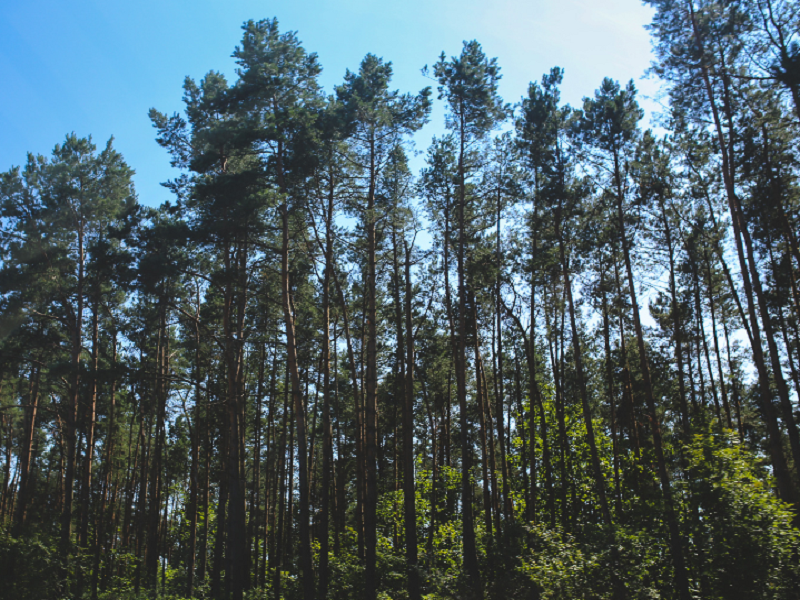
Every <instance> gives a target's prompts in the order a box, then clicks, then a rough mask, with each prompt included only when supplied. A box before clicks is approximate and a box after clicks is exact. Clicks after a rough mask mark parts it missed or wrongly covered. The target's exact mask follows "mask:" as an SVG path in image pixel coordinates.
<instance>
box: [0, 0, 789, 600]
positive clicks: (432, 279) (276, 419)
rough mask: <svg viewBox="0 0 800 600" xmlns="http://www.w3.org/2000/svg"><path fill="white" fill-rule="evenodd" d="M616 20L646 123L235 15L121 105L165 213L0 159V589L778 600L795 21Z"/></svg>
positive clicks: (616, 110) (108, 183)
mask: <svg viewBox="0 0 800 600" xmlns="http://www.w3.org/2000/svg"><path fill="white" fill-rule="evenodd" d="M645 3H646V4H648V5H650V6H651V7H652V8H653V9H654V16H653V21H652V23H651V24H650V25H649V26H648V29H649V32H650V35H651V37H652V44H653V49H654V62H653V65H652V68H651V75H652V76H653V77H657V78H659V79H660V81H661V83H662V86H663V90H664V109H663V112H662V113H661V114H660V115H659V116H658V120H657V125H658V126H657V127H655V128H654V129H648V128H646V127H645V126H644V124H643V121H644V119H643V117H644V112H643V110H642V108H641V106H640V104H639V94H638V92H637V89H636V86H635V85H634V82H633V80H631V81H629V82H624V81H623V82H619V81H615V80H613V79H610V78H606V79H603V80H602V81H598V82H597V88H596V89H595V90H592V89H587V90H586V97H585V98H584V99H583V102H582V103H581V104H580V105H578V106H570V105H568V104H566V103H564V102H562V100H561V97H560V92H559V88H560V86H561V84H562V81H563V80H564V78H565V77H568V76H569V73H565V72H564V71H563V70H562V69H560V68H559V67H553V68H552V69H551V70H550V71H549V72H548V73H545V74H543V75H541V76H539V75H538V74H533V73H532V74H531V77H532V78H533V81H532V82H531V83H530V85H529V87H528V89H527V90H520V93H521V94H523V95H522V98H521V100H520V101H519V102H516V103H508V102H506V100H505V99H503V98H501V97H500V95H499V93H498V82H499V80H500V78H501V77H502V70H501V65H500V64H498V61H497V59H495V58H491V57H489V56H487V55H486V54H485V53H484V51H483V48H482V47H481V45H480V43H479V42H478V41H474V40H473V41H465V42H464V43H463V47H462V48H461V49H460V50H457V49H456V50H457V51H456V53H455V54H453V55H450V54H448V53H446V52H442V54H441V55H440V56H439V57H438V58H436V57H431V60H432V61H435V62H432V64H431V66H430V67H426V68H425V70H424V72H425V74H426V75H427V76H428V78H429V79H430V80H431V86H430V87H426V88H424V89H421V90H411V91H405V90H396V89H395V88H394V86H393V82H392V75H393V68H392V63H391V62H390V61H389V57H387V58H381V57H378V56H375V55H373V54H367V55H366V56H365V57H364V59H363V61H362V62H361V63H360V65H358V66H357V67H356V68H354V70H353V71H348V72H347V73H346V75H345V77H344V79H343V80H342V82H341V83H340V84H339V85H337V86H335V88H334V89H332V90H325V89H323V88H322V87H321V85H320V83H319V75H320V72H321V64H320V59H319V57H318V56H317V55H316V54H314V53H310V52H307V51H306V50H305V49H304V47H303V45H302V43H301V41H300V39H299V37H298V34H297V33H296V32H292V31H283V30H281V28H280V27H279V24H278V21H277V19H264V20H260V21H248V22H246V23H244V25H243V26H242V38H241V42H240V44H239V45H238V46H236V48H235V49H234V50H233V57H234V59H235V61H236V64H237V69H236V76H235V79H233V80H232V81H228V79H227V78H226V77H225V76H224V75H223V74H221V73H219V72H216V71H210V72H208V74H207V75H205V76H204V77H203V78H202V79H200V80H199V81H196V80H193V79H191V78H186V80H185V81H184V83H183V102H184V109H183V110H182V111H181V112H177V113H174V114H166V113H163V112H160V111H159V110H157V109H156V108H153V109H151V110H150V114H149V116H150V120H151V122H152V125H153V127H154V130H155V137H156V140H157V142H158V144H160V145H161V146H162V147H163V148H164V149H166V150H167V152H168V153H169V157H170V160H171V163H172V166H173V167H175V168H176V169H177V170H178V172H179V175H178V176H176V177H175V178H174V179H172V180H170V181H168V182H165V183H164V186H165V187H166V188H167V189H168V190H169V191H170V193H171V194H172V196H173V198H172V199H171V200H170V201H169V202H166V203H164V204H163V205H162V206H160V207H157V208H155V207H148V206H146V205H145V204H140V203H139V201H138V197H137V193H136V191H135V189H134V185H133V174H134V168H135V165H128V164H127V162H126V161H125V159H124V157H123V156H122V155H121V154H120V153H119V152H118V151H117V150H116V149H115V148H114V145H113V139H112V140H109V141H108V143H107V144H105V146H103V147H101V148H98V146H97V145H96V144H95V143H94V142H93V141H92V139H91V138H81V137H79V136H77V135H75V134H69V135H67V136H66V138H65V139H64V140H63V142H61V143H59V144H58V145H56V146H55V148H54V150H53V151H52V153H51V154H50V155H49V156H42V155H34V154H29V155H28V157H27V161H26V162H25V163H24V164H23V165H22V166H20V167H11V168H10V169H9V170H7V171H5V172H2V173H0V572H2V573H3V581H2V584H0V598H8V599H15V600H17V599H18V600H28V599H30V600H34V599H36V600H41V599H45V598H47V599H53V600H62V599H68V598H69V599H87V600H89V599H91V600H98V599H107V600H110V599H117V598H120V599H130V600H134V599H140V598H141V599H143V598H164V599H167V598H169V599H176V600H177V599H213V600H243V599H245V598H246V599H249V600H255V599H270V600H272V599H274V600H280V599H287V600H289V599H298V600H299V599H300V598H302V599H303V600H314V599H317V600H324V599H331V600H333V599H348V598H364V599H365V600H377V599H378V598H380V599H409V600H421V599H423V598H425V599H428V600H438V599H448V598H452V599H456V598H459V599H461V598H465V599H478V598H497V599H501V598H503V599H505V598H519V599H526V600H527V599H537V600H538V599H546V598H547V599H564V600H569V599H576V598H587V599H588V598H607V599H614V600H622V599H628V598H630V599H639V598H642V599H643V598H663V599H675V600H690V599H692V598H703V599H730V598H736V599H757V598H764V599H766V598H770V599H773V598H775V599H782V598H785V599H791V598H796V597H797V590H798V589H800V529H798V527H800V428H799V424H798V421H800V404H799V403H800V290H799V285H800V284H798V278H799V277H800V246H799V245H798V231H800V181H799V180H798V176H800V162H798V161H799V159H800V155H799V154H798V148H800V145H799V144H798V142H800V5H799V4H798V2H797V1H796V0H724V1H723V0H647V1H646V2H645ZM451 51H452V50H451ZM178 83H179V82H176V87H175V93H176V96H177V95H178V94H179V93H180V91H179V90H178ZM435 103H439V105H440V106H442V107H444V109H445V113H446V116H445V122H444V125H445V129H444V130H443V132H444V133H443V134H442V135H440V136H438V137H435V138H433V139H432V140H430V142H429V144H428V145H427V147H426V148H422V150H423V152H424V160H423V162H424V165H423V167H422V168H421V170H419V172H415V169H414V168H413V167H412V166H411V165H412V164H414V163H415V161H414V160H413V159H412V158H413V153H414V152H415V147H417V146H418V145H419V136H418V135H417V136H416V137H415V134H417V132H419V131H420V129H421V128H422V127H423V125H425V124H426V123H427V122H428V121H429V119H430V115H431V110H432V107H433V106H434V104H435ZM415 143H416V146H415Z"/></svg>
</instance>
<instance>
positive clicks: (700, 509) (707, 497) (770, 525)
mask: <svg viewBox="0 0 800 600" xmlns="http://www.w3.org/2000/svg"><path fill="white" fill-rule="evenodd" d="M686 460H687V463H688V465H687V469H688V472H689V473H690V479H689V482H688V483H687V484H686V487H687V488H688V489H687V492H689V493H690V496H689V499H688V501H687V504H688V506H687V507H686V510H685V512H684V518H685V523H684V527H685V528H686V530H687V534H688V537H689V539H690V540H691V548H692V553H691V561H692V563H693V577H694V579H695V582H696V585H697V587H698V589H699V591H700V593H701V594H702V596H703V597H704V598H713V599H716V598H732V597H736V598H741V599H743V600H744V599H751V598H752V599H756V598H791V597H793V595H794V594H795V593H796V591H797V589H798V587H797V586H798V583H799V582H800V566H799V565H798V556H800V532H798V530H797V529H795V528H794V527H793V525H792V519H793V511H792V510H791V508H790V506H789V505H788V504H786V503H784V502H781V501H780V500H778V499H777V498H776V497H775V495H774V494H773V493H772V489H771V485H770V483H771V482H770V478H769V477H768V476H767V474H766V473H764V469H763V467H760V466H758V463H757V461H756V459H755V457H753V455H752V454H751V453H749V452H747V451H746V450H745V449H744V448H742V446H741V444H740V443H739V442H738V440H737V439H736V438H735V437H734V436H733V434H732V433H729V432H725V433H716V434H715V433H706V434H697V435H695V436H694V438H693V439H692V442H691V443H690V444H689V446H688V447H687V448H686Z"/></svg>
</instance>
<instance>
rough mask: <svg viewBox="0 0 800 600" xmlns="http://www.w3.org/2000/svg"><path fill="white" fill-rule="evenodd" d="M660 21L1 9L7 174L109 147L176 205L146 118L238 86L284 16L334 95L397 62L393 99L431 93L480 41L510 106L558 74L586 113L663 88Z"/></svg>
mask: <svg viewBox="0 0 800 600" xmlns="http://www.w3.org/2000/svg"><path fill="white" fill-rule="evenodd" d="M651 14H652V13H651V10H650V9H649V8H645V7H643V6H642V5H641V3H640V2H638V1H637V0H599V1H598V0H594V1H592V0H528V1H527V2H526V1H521V0H498V1H495V2H487V1H486V0H458V1H457V0H407V1H405V2H392V1H386V0H384V1H383V2H376V1H374V0H373V1H367V0H338V1H332V0H295V1H294V2H266V1H260V2H259V1H254V0H228V1H223V2H220V1H219V0H217V1H214V2H212V1H208V0H183V1H177V0H157V1H156V0H132V1H127V2H123V1H120V0H69V1H67V0H0V81H2V83H3V90H2V93H0V171H5V170H7V169H8V168H10V167H11V166H12V165H19V164H22V163H24V161H25V155H26V152H28V151H31V152H34V153H42V154H49V153H50V151H51V150H52V148H53V146H54V145H55V144H56V143H58V142H60V141H61V140H63V138H64V136H65V134H67V133H68V132H70V131H75V132H76V133H77V134H78V135H81V136H85V135H90V134H91V135H92V136H93V139H94V140H95V142H96V143H97V144H98V146H100V145H102V144H104V143H105V141H106V140H107V139H108V138H109V137H110V136H111V135H114V137H115V146H116V147H117V149H119V150H120V151H121V152H122V153H123V155H124V156H125V158H126V159H127V161H128V163H129V164H130V165H131V166H132V167H133V168H134V169H135V170H136V176H135V182H136V187H137V190H138V193H139V199H140V201H141V202H143V203H145V204H150V205H157V204H160V203H161V202H163V201H164V200H167V199H168V198H169V193H168V192H167V190H165V189H164V188H162V187H161V186H160V185H159V184H160V182H162V181H165V180H167V179H168V178H170V177H172V176H174V173H173V172H172V169H171V168H170V166H169V160H168V157H167V155H166V153H165V152H164V151H163V150H162V149H161V148H160V147H159V146H158V145H157V144H156V142H155V135H154V130H153V129H152V127H151V125H150V122H149V120H148V118H147V111H148V109H149V108H150V107H155V108H157V109H159V110H161V111H164V112H168V113H172V112H174V111H178V110H181V108H182V104H181V94H182V90H181V85H182V82H183V78H184V77H185V76H187V75H189V76H191V77H193V78H196V79H197V78H200V77H202V76H203V75H204V74H205V73H206V72H208V71H209V70H219V71H222V72H223V73H225V74H226V75H228V77H229V80H233V79H234V77H235V75H234V66H235V65H234V63H233V60H232V59H231V58H230V55H231V52H232V51H233V48H234V46H235V45H236V44H237V43H238V41H239V38H240V33H241V30H240V27H241V25H242V23H243V22H244V21H245V20H247V19H262V18H269V17H273V16H276V17H278V20H279V22H280V26H281V30H283V31H286V30H295V31H297V32H298V34H299V37H300V39H301V40H302V41H303V43H304V46H305V47H306V49H307V50H309V51H313V52H317V54H319V57H320V62H321V64H322V66H323V69H324V70H323V74H322V84H323V85H324V86H325V88H326V89H327V90H328V91H330V90H332V88H333V86H334V85H335V84H337V83H339V82H340V81H341V78H342V76H343V74H344V72H345V69H347V68H349V69H351V70H353V69H356V68H358V64H359V62H360V61H361V59H362V58H363V56H364V54H366V53H367V52H372V53H374V54H377V55H378V56H381V57H383V58H384V59H385V60H389V61H392V63H393V65H394V70H395V79H394V83H395V87H397V88H398V89H400V90H401V91H417V90H419V89H421V88H422V87H425V86H426V85H433V82H431V81H430V80H428V79H426V78H424V77H423V76H422V74H421V73H420V69H421V67H423V66H424V65H426V64H429V65H430V64H433V63H434V62H435V61H436V59H437V57H438V55H439V54H440V53H441V52H442V51H444V52H445V53H446V54H447V55H448V56H449V55H455V54H458V53H459V52H460V51H461V42H462V41H463V40H469V39H477V40H478V41H479V42H480V43H481V44H482V45H483V48H484V51H485V52H486V54H487V55H488V56H490V57H493V56H496V57H497V59H498V62H499V64H500V66H501V69H502V73H503V79H502V81H501V86H500V92H501V94H502V95H503V97H504V99H505V100H506V101H507V102H518V101H519V99H520V98H521V97H522V95H523V94H524V93H525V92H526V89H527V85H528V82H529V81H531V80H539V79H540V78H541V76H542V74H543V73H545V72H546V71H548V70H549V69H550V67H552V66H555V65H558V66H560V67H562V68H564V69H565V80H564V85H563V87H562V97H563V99H564V100H565V101H566V102H569V103H571V104H573V105H577V104H579V103H580V101H581V98H582V97H583V96H586V95H591V94H592V93H593V91H594V90H595V88H597V87H598V85H599V83H600V81H601V80H602V78H603V77H605V76H609V77H612V78H614V79H618V80H621V81H627V80H628V79H631V78H633V79H634V80H636V82H637V85H638V87H639V89H640V90H641V93H642V94H644V95H646V96H651V97H653V96H655V95H656V92H657V89H658V88H657V83H656V82H654V81H652V80H644V81H640V78H641V77H642V75H643V73H644V70H645V69H646V68H647V67H648V66H649V63H650V59H651V57H650V42H649V38H648V35H647V32H646V31H645V30H644V28H643V26H644V25H645V24H646V23H647V22H649V20H650V17H651ZM643 105H644V106H645V108H646V109H649V110H652V109H653V108H657V106H656V105H655V104H654V103H653V102H652V101H647V100H644V101H643ZM443 115H444V109H443V107H442V106H441V103H438V104H437V106H436V108H435V110H434V113H433V116H432V122H431V124H430V125H428V126H427V127H426V128H425V129H424V130H423V132H422V133H421V134H420V135H419V136H418V137H417V144H418V148H419V149H422V150H424V148H425V146H426V145H427V141H428V140H429V139H430V137H431V136H432V135H435V134H439V133H441V131H442V121H443Z"/></svg>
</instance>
